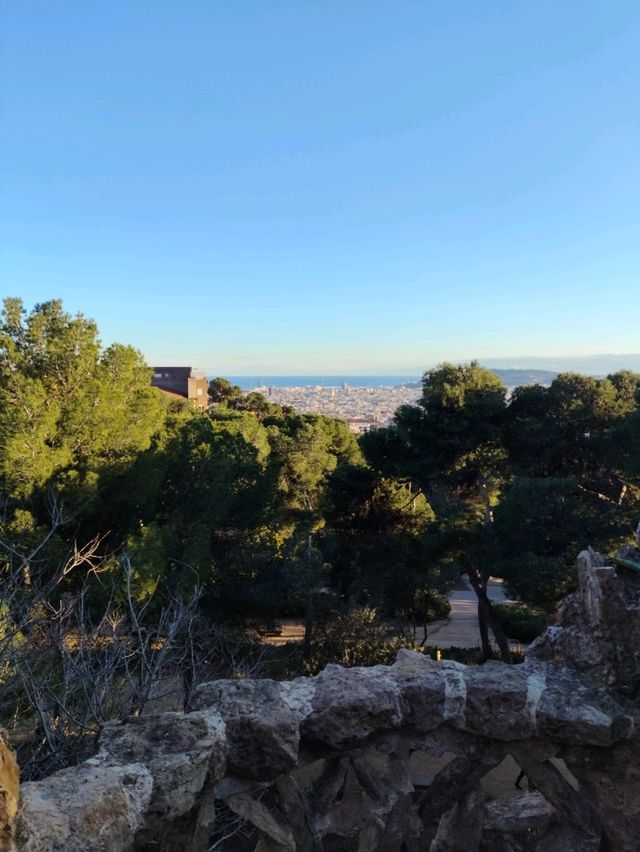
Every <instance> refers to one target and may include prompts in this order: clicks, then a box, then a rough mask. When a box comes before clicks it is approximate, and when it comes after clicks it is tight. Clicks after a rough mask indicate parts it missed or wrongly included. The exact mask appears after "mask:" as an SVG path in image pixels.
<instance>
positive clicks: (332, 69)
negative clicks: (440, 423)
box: [0, 0, 640, 375]
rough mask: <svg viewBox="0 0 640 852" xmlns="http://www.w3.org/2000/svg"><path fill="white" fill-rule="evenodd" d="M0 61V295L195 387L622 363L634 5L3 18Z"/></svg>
mask: <svg viewBox="0 0 640 852" xmlns="http://www.w3.org/2000/svg"><path fill="white" fill-rule="evenodd" d="M0 41H1V44H0V80H1V83H0V116H1V118H0V122H1V126H0V183H1V185H2V194H1V196H0V281H1V286H0V291H1V295H18V296H21V297H22V298H23V299H24V301H25V304H26V305H27V307H31V306H32V305H33V304H34V303H35V302H40V301H46V300H48V299H52V298H61V299H62V300H63V302H64V305H65V308H66V309H67V310H68V311H70V312H72V313H75V312H77V311H81V312H82V313H84V314H85V315H86V316H89V317H92V318H93V319H95V320H96V322H97V323H98V326H99V328H100V333H101V337H102V340H103V341H104V342H105V343H107V344H108V343H110V342H112V341H116V340H117V341H122V342H125V343H131V344H133V345H135V346H136V347H138V348H139V349H140V350H141V351H142V352H143V353H144V355H145V357H146V359H147V360H148V362H149V363H150V364H154V363H170V364H188V365H193V366H198V367H200V368H201V369H204V370H206V371H207V372H210V371H215V372H217V373H221V374H223V375H224V374H225V373H233V374H245V375H252V374H256V373H264V374H283V373H284V374H287V373H290V372H295V373H301V372H304V373H307V374H322V373H324V374H332V373H333V374H336V373H343V372H348V373H374V374H376V373H381V372H391V373H402V372H405V371H409V372H413V371H414V370H417V371H418V372H422V371H423V370H424V369H425V368H426V367H428V366H431V365H435V364H437V363H439V362H441V361H443V360H451V361H465V360H470V359H472V358H477V359H479V360H480V361H482V362H488V361H491V362H492V363H497V362H498V360H500V361H501V362H502V363H507V362H508V364H509V365H510V366H513V365H515V364H517V363H524V364H531V363H532V360H531V359H533V358H535V359H538V358H547V359H550V362H552V363H554V364H556V363H558V361H557V359H559V358H567V357H570V356H577V355H580V356H596V355H598V354H599V353H607V352H609V353H616V352H618V353H623V354H625V355H626V356H628V357H630V358H631V357H635V356H634V353H638V352H639V351H640V328H639V325H638V317H640V280H639V274H638V273H639V271H640V205H639V202H638V198H639V197H640V192H639V189H640V126H639V123H638V121H637V115H638V90H639V86H640V54H639V52H638V44H639V43H640V4H638V3H637V2H632V0H611V2H609V3H603V2H602V0H566V2H563V3H557V2H552V0H537V2H535V3H534V2H528V0H527V1H526V2H521V3H507V2H504V0H485V2H483V3H424V2H418V0H407V2H404V3H395V2H381V3H371V2H369V0H354V2H352V3H348V4H345V3H342V2H338V0H326V1H325V2H323V3H299V4H291V3H281V2H279V0H273V2H269V3H264V2H258V0H246V2H243V3H232V2H229V0H220V2H217V3H205V2H201V0H195V2H194V3H192V4H186V5H185V4H182V5H181V4H170V3H160V4H148V3H145V2H142V3H125V2H124V0H114V2H112V3H109V4H108V5H107V4H100V3H98V4H87V3H85V2H80V0H65V2H64V3H63V4H55V3H49V4H47V3H35V4H34V3H29V2H27V3H21V2H17V0H9V2H8V3H6V4H5V5H4V7H3V14H2V28H1V32H0ZM538 363H539V362H538ZM605 372H606V370H605Z"/></svg>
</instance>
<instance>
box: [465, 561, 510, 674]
mask: <svg viewBox="0 0 640 852" xmlns="http://www.w3.org/2000/svg"><path fill="white" fill-rule="evenodd" d="M465 561H466V563H467V573H468V575H469V580H470V582H471V585H472V586H473V590H474V592H475V593H476V597H477V598H478V619H479V622H480V635H481V638H482V653H483V656H485V655H486V648H485V644H484V637H483V636H482V631H483V624H484V626H485V629H486V624H488V625H489V627H491V630H492V631H493V635H494V636H495V637H496V642H497V643H498V648H500V655H501V657H502V659H503V660H504V662H505V663H512V662H513V658H512V657H511V648H510V647H509V640H508V639H507V636H506V634H505V632H504V630H503V629H502V627H501V625H500V622H499V621H498V619H497V618H496V615H495V613H494V611H493V607H492V605H491V601H490V600H489V596H488V595H487V581H486V579H485V578H484V577H483V576H482V574H481V573H480V571H479V570H478V569H477V568H476V567H475V566H474V565H473V564H472V563H471V560H470V559H469V558H467V559H466V560H465ZM490 648H491V646H490V645H489V649H490ZM486 658H487V659H490V658H491V651H490V652H489V655H488V656H487V657H486Z"/></svg>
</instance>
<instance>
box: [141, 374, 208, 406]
mask: <svg viewBox="0 0 640 852" xmlns="http://www.w3.org/2000/svg"><path fill="white" fill-rule="evenodd" d="M151 384H152V385H153V387H154V388H158V390H161V391H162V392H163V393H166V394H167V395H168V396H174V397H182V398H183V399H188V400H190V401H191V402H192V404H193V405H195V406H196V408H201V409H203V410H206V409H207V408H208V406H209V393H208V388H209V383H208V381H207V377H206V376H205V374H204V373H203V372H201V371H200V370H195V369H194V368H193V367H154V368H153V376H152V377H151Z"/></svg>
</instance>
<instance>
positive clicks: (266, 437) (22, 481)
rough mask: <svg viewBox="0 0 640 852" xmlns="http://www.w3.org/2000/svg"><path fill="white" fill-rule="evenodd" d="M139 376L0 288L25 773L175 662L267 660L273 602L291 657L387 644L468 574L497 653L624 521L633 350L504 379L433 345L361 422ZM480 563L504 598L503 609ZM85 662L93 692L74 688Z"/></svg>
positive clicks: (12, 643) (0, 408)
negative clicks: (294, 634)
mask: <svg viewBox="0 0 640 852" xmlns="http://www.w3.org/2000/svg"><path fill="white" fill-rule="evenodd" d="M150 375H151V371H150V369H149V368H148V366H147V365H146V364H145V363H144V360H143V358H142V356H141V354H140V353H139V352H138V351H137V350H136V349H134V348H132V347H131V346H125V345H121V344H113V345H111V346H108V347H103V346H102V345H101V343H100V340H99V337H98V329H97V327H96V325H95V323H94V322H92V321H91V320H88V319H86V318H85V317H83V316H82V315H77V316H71V315H69V314H68V313H66V312H65V311H64V309H63V306H62V304H61V303H60V302H59V301H50V302H47V303H44V304H40V305H37V306H36V307H35V308H33V310H32V311H31V312H29V313H28V312H26V311H25V309H24V307H23V305H22V303H21V301H20V300H19V299H6V300H5V306H4V311H3V313H2V317H1V318H0V498H1V508H0V581H1V583H2V603H1V607H0V683H1V685H2V689H1V690H0V691H1V693H2V694H1V695H0V715H1V716H2V720H1V721H2V722H3V723H4V724H9V725H10V726H11V724H10V723H11V720H10V718H9V716H10V714H11V713H13V714H14V717H15V716H16V714H17V715H20V714H22V717H23V718H24V717H25V716H29V714H31V716H32V717H33V718H34V719H35V722H34V724H35V727H36V729H37V731H38V732H39V733H38V734H37V735H34V736H32V738H31V739H32V741H33V739H34V737H35V739H36V740H37V739H38V737H39V743H40V745H39V746H38V748H40V750H41V752H42V753H43V754H46V759H44V758H43V760H42V761H41V762H40V763H38V760H37V754H36V753H35V752H33V753H32V757H33V760H34V767H35V768H34V769H33V775H34V777H35V776H36V775H37V774H38V773H41V772H43V771H45V770H50V769H51V768H55V767H56V766H60V765H65V764H66V763H69V762H70V761H71V760H72V759H76V758H77V757H78V756H82V754H83V752H82V749H78V747H77V743H78V742H84V741H85V739H86V735H87V733H88V732H92V731H94V730H95V729H97V728H99V726H100V724H102V723H103V722H104V721H106V719H108V718H111V717H113V716H114V715H118V714H120V713H130V712H142V710H143V709H144V705H145V703H146V702H149V701H151V700H153V699H154V696H155V697H156V698H157V684H158V683H159V682H168V681H169V680H170V679H171V677H173V678H174V680H175V677H176V676H177V675H179V676H180V678H181V681H180V684H181V685H180V690H181V691H182V693H183V698H184V701H185V702H186V703H188V693H189V689H190V686H191V685H192V684H193V682H194V681H196V680H198V679H201V678H203V677H214V676H221V675H227V676H239V675H243V674H244V675H246V674H248V673H253V674H255V673H260V672H264V671H265V668H264V665H265V664H266V662H265V659H264V649H263V648H262V646H261V645H260V642H259V639H260V636H261V635H262V634H263V633H264V632H266V631H273V630H275V629H276V625H277V622H278V620H279V619H282V618H297V619H300V620H303V621H304V624H305V641H304V645H303V647H302V648H301V649H299V650H298V651H296V652H295V653H296V654H298V656H297V657H295V659H294V661H293V662H292V661H291V659H287V660H284V658H283V659H282V660H280V663H281V666H282V669H281V671H286V673H287V674H291V673H295V671H296V670H300V671H302V670H306V671H309V672H315V671H318V670H319V669H320V668H321V667H322V666H323V665H324V664H325V663H326V662H329V661H336V662H342V663H344V664H348V665H355V664H369V663H374V662H376V661H387V660H388V659H390V658H391V655H392V653H394V652H395V650H396V649H397V647H398V645H399V644H405V645H406V644H407V642H411V641H414V640H415V638H416V636H418V635H420V634H419V633H417V632H416V631H417V630H418V628H422V627H423V628H424V634H422V635H427V634H428V623H429V622H430V621H431V620H433V619H435V618H442V617H446V614H447V602H446V597H447V593H448V591H449V590H450V588H451V586H452V584H453V583H454V582H455V581H456V580H457V579H458V578H459V577H460V575H461V574H463V573H464V574H465V575H466V576H468V578H469V581H470V583H471V585H472V586H473V589H474V590H475V592H476V595H477V599H478V613H479V617H480V625H481V645H482V655H483V658H484V659H487V658H489V657H491V656H492V653H493V652H492V649H491V645H490V642H489V628H491V629H492V631H493V633H494V635H495V637H496V641H497V643H498V645H499V648H500V651H501V654H502V656H503V658H504V659H505V660H510V659H511V654H510V648H509V642H508V637H510V638H520V637H523V636H529V635H530V634H529V633H528V632H527V630H530V625H531V619H534V620H535V624H536V630H537V629H538V628H539V626H540V625H541V624H544V622H545V619H546V618H547V617H548V616H549V614H550V613H551V612H552V611H553V609H554V607H555V605H556V604H557V602H558V600H559V599H560V598H561V597H562V596H564V595H565V594H567V593H568V592H570V591H571V590H572V588H574V586H575V585H576V576H575V569H574V565H575V556H576V553H577V552H578V551H579V550H580V549H583V548H584V547H586V546H588V545H590V544H597V545H598V547H599V549H601V550H605V551H606V550H609V551H613V550H614V549H615V548H616V547H617V546H618V545H620V544H621V543H623V542H624V541H626V540H628V539H629V538H630V536H631V535H632V534H633V531H634V529H635V526H636V524H637V521H638V519H639V518H640V375H636V374H633V373H630V372H626V371H622V372H619V373H616V374H614V375H611V376H608V377H606V378H593V377H589V376H583V375H576V374H563V375H560V376H558V378H556V379H555V381H554V382H553V383H552V384H551V386H550V387H542V386H539V385H533V386H528V387H520V388H517V389H516V390H515V392H514V393H513V394H512V395H511V397H510V398H507V394H506V389H505V388H504V386H503V385H502V384H501V383H500V381H499V379H498V378H497V377H496V376H495V374H494V373H492V372H491V371H490V370H488V369H486V368H484V367H482V366H480V365H479V364H477V363H475V362H472V363H470V364H466V365H462V366H456V365H452V364H443V365H441V366H439V367H438V368H436V369H433V370H429V371H427V372H426V373H425V374H424V378H423V392H422V397H421V399H420V400H419V402H418V404H417V405H415V406H404V407H402V408H400V409H399V410H398V411H397V413H396V415H395V418H394V421H393V423H391V424H390V425H389V426H387V427H386V428H383V429H379V430H376V431H373V432H369V433H367V434H365V435H363V436H361V437H360V438H359V439H357V438H356V437H355V436H354V435H352V434H351V433H350V432H349V431H348V429H347V426H346V424H344V423H343V422H341V421H338V420H334V419H332V418H329V417H325V416H320V415H308V414H307V415H302V414H298V413H296V412H295V411H293V410H291V409H288V408H285V407H281V406H278V405H274V404H272V403H270V402H269V401H267V400H266V399H265V398H264V397H263V396H261V395H260V394H258V393H250V394H247V395H245V394H244V393H243V392H242V391H241V390H240V389H239V388H237V387H236V386H234V385H232V384H230V383H229V382H228V381H226V380H225V379H222V378H216V379H214V380H213V381H212V382H211V383H210V389H209V390H210V400H211V406H210V408H209V410H208V411H206V412H201V411H197V410H196V409H195V408H192V407H190V405H189V404H188V402H186V401H184V402H183V401H180V400H176V399H169V398H167V397H165V396H164V395H163V394H162V393H161V392H160V391H159V390H157V389H155V388H152V387H151V386H150ZM490 576H498V577H502V578H503V579H504V580H505V582H506V583H507V586H508V589H509V590H510V592H511V594H512V595H513V597H514V598H516V599H517V600H518V601H520V606H519V608H518V610H517V612H516V611H515V610H514V613H513V616H512V617H511V618H510V617H509V616H508V615H505V613H504V612H502V613H501V612H500V611H496V610H494V608H493V607H492V605H491V602H490V600H489V598H488V596H487V583H488V580H489V577H490ZM516 615H517V617H516ZM514 622H517V624H516V625H515V626H514ZM515 633H518V635H515ZM267 662H268V661H267ZM270 664H273V660H271V662H270ZM267 670H269V669H267ZM269 671H271V670H269ZM187 672H188V674H187ZM87 680H90V681H91V683H92V684H94V685H96V690H97V688H98V686H99V687H100V690H101V692H100V693H99V695H100V700H99V701H98V698H97V697H96V696H97V695H98V692H97V691H94V693H93V695H94V699H95V700H94V699H92V700H93V702H94V703H93V704H92V706H91V707H90V708H88V706H87V700H86V683H87ZM125 684H126V688H125ZM116 694H117V696H118V698H119V703H118V701H115V696H116ZM83 696H84V697H83ZM94 705H95V706H94ZM98 705H99V706H98ZM9 708H13V709H12V710H11V709H9ZM16 708H21V709H16ZM71 718H73V719H74V720H75V721H74V723H73V725H71V724H70V723H68V724H65V719H67V720H69V719H71ZM78 719H80V720H81V722H78ZM14 722H15V718H14ZM16 724H17V723H16ZM70 727H71V729H72V731H71V735H70V734H69V728H70ZM61 731H62V732H63V733H61ZM69 742H71V743H72V746H71V747H69V745H68V744H69Z"/></svg>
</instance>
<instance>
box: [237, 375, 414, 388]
mask: <svg viewBox="0 0 640 852" xmlns="http://www.w3.org/2000/svg"><path fill="white" fill-rule="evenodd" d="M225 378H226V379H228V380H229V381H230V382H232V383H233V384H234V385H239V386H240V387H241V388H242V390H251V389H252V388H260V387H272V388H304V387H317V386H320V387H325V388H339V387H342V386H343V385H345V384H346V385H348V386H349V387H352V388H384V387H394V386H396V385H406V384H411V383H416V382H420V381H421V379H422V377H421V376H420V375H417V374H416V375H414V376H225Z"/></svg>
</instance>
